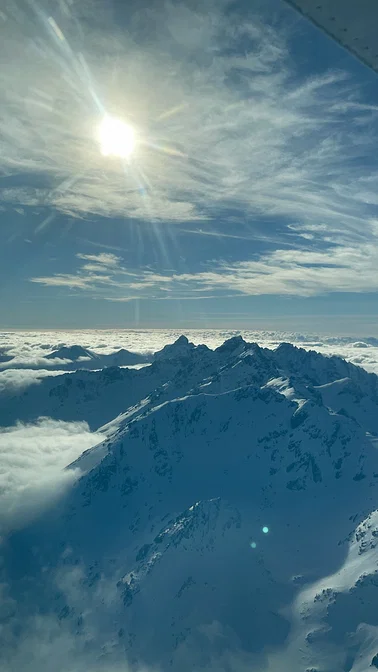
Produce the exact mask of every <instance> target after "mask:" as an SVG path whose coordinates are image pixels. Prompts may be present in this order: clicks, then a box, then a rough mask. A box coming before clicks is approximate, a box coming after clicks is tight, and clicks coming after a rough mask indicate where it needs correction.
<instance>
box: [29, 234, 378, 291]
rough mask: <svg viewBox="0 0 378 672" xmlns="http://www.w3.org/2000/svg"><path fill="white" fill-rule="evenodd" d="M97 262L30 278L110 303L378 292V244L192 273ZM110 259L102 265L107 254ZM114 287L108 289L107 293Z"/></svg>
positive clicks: (282, 254) (223, 264)
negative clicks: (79, 291) (264, 295)
mask: <svg viewBox="0 0 378 672" xmlns="http://www.w3.org/2000/svg"><path fill="white" fill-rule="evenodd" d="M77 256H78V257H79V258H80V259H82V260H86V259H88V257H91V258H93V259H94V257H95V256H98V257H100V256H101V257H103V258H104V261H103V263H102V264H101V269H100V270H103V271H104V273H102V272H101V273H100V272H98V270H99V269H98V268H97V264H93V265H92V264H83V265H82V266H81V267H80V268H79V269H78V271H77V273H76V274H71V275H64V274H56V275H53V276H46V277H36V278H32V282H35V283H39V284H43V285H46V286H50V287H57V286H61V287H66V286H69V287H72V288H75V289H77V290H86V291H90V292H91V293H92V295H93V296H96V297H97V298H103V299H106V300H108V301H118V302H119V301H121V302H122V301H130V300H132V299H159V300H167V299H181V300H182V299H207V298H219V297H222V298H225V297H230V296H233V295H249V296H251V295H261V294H281V295H289V296H304V297H305V296H315V295H319V294H327V293H329V292H352V293H353V292H357V293H361V292H375V291H377V292H378V275H377V271H376V269H377V265H378V243H377V241H376V240H374V238H373V239H372V242H371V244H359V245H357V244H356V245H355V246H354V247H351V246H347V245H339V246H335V245H333V246H331V247H330V248H329V249H326V250H308V249H307V250H306V249H303V250H301V251H300V252H298V250H296V249H278V250H275V251H273V252H271V253H266V254H262V255H261V256H260V257H258V258H256V259H254V260H251V261H237V262H233V263H230V262H227V261H222V260H220V261H213V262H209V263H208V264H207V268H205V269H204V270H201V271H198V272H195V273H175V272H170V273H156V272H153V271H151V270H148V269H134V270H133V269H129V270H126V269H124V268H123V267H122V264H121V260H120V258H118V257H115V256H114V255H83V254H79V255H77ZM108 256H110V257H111V260H110V261H111V263H110V265H109V266H107V265H106V260H105V257H108ZM109 290H112V293H111V294H110V293H109Z"/></svg>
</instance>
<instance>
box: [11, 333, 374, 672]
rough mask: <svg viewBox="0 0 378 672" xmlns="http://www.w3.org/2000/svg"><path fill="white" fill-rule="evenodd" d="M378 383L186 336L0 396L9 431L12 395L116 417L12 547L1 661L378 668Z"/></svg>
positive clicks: (276, 669)
mask: <svg viewBox="0 0 378 672" xmlns="http://www.w3.org/2000/svg"><path fill="white" fill-rule="evenodd" d="M69 381H71V382H69ZM377 384H378V378H376V377H375V376H374V375H372V374H368V373H366V372H365V371H363V370H362V369H359V368H358V367H355V366H353V365H351V364H347V363H346V362H344V361H343V360H341V359H339V358H336V357H332V358H326V357H323V356H321V355H318V354H316V353H312V352H304V351H302V350H300V349H298V348H295V347H293V346H288V345H286V344H285V345H282V346H280V347H278V348H277V350H276V351H271V350H265V349H262V348H259V347H258V346H257V345H256V344H248V343H245V342H244V341H243V339H241V338H233V339H230V340H229V341H227V342H225V343H224V345H223V346H221V347H219V348H217V349H216V350H214V351H213V350H210V349H208V348H206V347H205V346H197V347H195V346H193V345H192V344H190V343H189V342H188V341H187V339H185V338H184V337H181V338H180V339H179V340H178V341H176V343H175V344H172V345H170V346H168V347H166V348H164V349H163V351H161V352H160V353H159V354H158V355H156V356H155V359H154V363H153V364H152V365H151V366H149V367H146V368H143V369H141V370H138V371H128V370H122V369H117V368H112V369H106V370H104V371H101V372H82V371H79V372H77V373H72V374H65V375H63V376H61V377H59V379H58V380H57V379H54V380H51V379H49V378H45V379H44V380H42V381H41V382H40V383H39V384H38V385H34V386H30V388H28V390H27V392H28V394H26V395H25V394H24V395H23V396H22V398H20V396H17V395H15V396H14V397H13V398H10V397H8V398H7V399H5V398H4V399H3V402H2V406H1V412H2V416H1V422H3V423H4V424H5V423H9V422H13V421H14V420H15V419H16V413H17V410H16V409H17V407H18V408H19V411H18V412H19V417H18V418H17V419H23V420H32V419H33V418H34V417H37V414H38V413H39V414H41V409H43V414H45V415H50V416H51V417H54V418H63V419H78V418H80V419H85V420H87V421H88V422H89V423H90V424H91V426H92V427H93V428H97V427H99V426H100V425H101V424H104V423H105V422H107V423H108V425H107V426H106V427H105V428H103V431H104V432H105V434H106V439H105V441H103V443H101V444H100V445H98V446H96V447H95V448H93V449H91V450H89V451H86V452H85V453H84V454H83V455H82V456H81V457H80V458H79V459H78V460H77V461H76V462H75V463H74V464H73V465H71V466H70V469H71V470H73V469H74V470H76V473H77V474H78V478H77V480H76V481H75V483H74V484H73V485H71V486H70V487H69V488H68V489H67V490H66V493H65V495H64V496H62V497H61V498H60V499H59V501H58V502H57V503H55V504H54V506H52V507H51V509H50V510H49V511H47V512H46V511H45V512H44V513H42V514H41V515H40V516H39V517H38V518H37V519H36V520H34V522H33V523H31V524H29V525H28V526H27V527H25V528H24V529H21V530H17V531H14V533H13V534H12V535H11V536H10V537H9V538H8V539H7V541H6V543H5V544H4V545H3V549H4V552H3V556H4V557H3V569H2V573H3V576H2V582H3V585H4V586H5V588H4V591H5V598H6V599H5V604H6V605H8V606H7V608H6V609H5V610H4V613H5V616H4V619H3V629H2V636H3V638H4V642H5V645H4V647H3V651H5V652H6V653H3V654H2V653H0V662H1V660H2V656H3V661H4V662H3V667H4V669H5V670H6V672H8V670H9V672H10V670H13V669H22V670H23V669H25V670H33V672H34V670H37V669H38V670H41V671H44V670H48V669H57V670H62V671H63V670H71V669H72V670H76V669H80V670H81V669H91V670H92V669H93V670H95V669H96V670H97V669H98V670H105V669H106V670H111V672H113V670H114V671H116V670H117V672H118V670H120V669H123V667H122V666H123V665H124V664H125V661H127V665H128V669H130V670H134V669H135V670H140V669H142V668H143V669H144V668H145V667H147V668H148V669H151V670H152V669H153V670H156V669H158V670H168V669H172V670H180V672H189V671H192V670H207V671H210V670H211V671H214V672H215V670H229V671H230V672H239V671H243V672H244V670H247V669H248V670H256V671H258V672H262V671H263V670H268V671H270V672H282V671H284V672H286V671H289V670H290V671H293V672H305V671H306V670H307V672H309V671H310V670H311V671H312V672H314V671H316V672H338V671H339V670H340V672H344V671H345V670H349V671H353V672H362V670H367V669H368V668H369V666H370V665H371V664H373V661H374V660H377V658H375V656H376V654H378V636H377V632H376V630H377V627H378V622H377V620H376V615H375V609H374V604H375V592H374V591H375V589H376V585H378V584H377V582H376V571H377V555H376V550H375V549H376V538H377V536H378V519H377V514H376V513H375V510H376V509H377V508H378V492H377V479H378V453H377V445H376V439H375V437H374V432H376V431H377V428H378V425H377V416H378V413H377V411H378V400H377V389H378V388H377ZM21 399H22V403H21V404H20V401H21ZM116 416H117V417H116ZM16 607H17V609H16ZM361 624H363V625H361ZM17 633H18V634H17ZM43 633H45V636H44V634H43ZM41 638H42V640H43V642H42V644H41ZM37 642H38V644H37ZM62 642H63V644H62ZM67 642H68V643H69V646H67ZM64 643H66V644H64ZM21 644H22V645H21ZM64 646H66V649H65V650H66V657H65V662H64V664H63V663H62V664H61V663H60V659H59V658H57V657H56V655H55V652H56V651H58V650H59V651H61V650H62V648H63V647H64ZM46 652H47V653H46ZM52 655H54V658H51V656H52ZM52 660H54V664H53V665H52V662H51V661H52ZM9 661H11V664H12V665H13V667H12V666H11V664H10V662H9ZM78 661H81V662H80V664H79V662H78ZM82 661H84V662H85V665H84V663H82ZM6 665H8V667H6ZM28 665H29V667H28ZM33 665H34V667H33ZM49 665H50V666H49ZM75 665H76V667H75Z"/></svg>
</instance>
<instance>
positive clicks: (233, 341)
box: [215, 335, 248, 353]
mask: <svg viewBox="0 0 378 672" xmlns="http://www.w3.org/2000/svg"><path fill="white" fill-rule="evenodd" d="M246 345H248V343H247V342H246V341H245V340H244V338H243V337H242V336H240V335H239V336H232V338H228V339H227V341H225V342H224V343H222V345H219V346H218V348H215V352H224V353H227V352H234V351H235V350H236V349H237V348H242V349H244V348H245V346H246Z"/></svg>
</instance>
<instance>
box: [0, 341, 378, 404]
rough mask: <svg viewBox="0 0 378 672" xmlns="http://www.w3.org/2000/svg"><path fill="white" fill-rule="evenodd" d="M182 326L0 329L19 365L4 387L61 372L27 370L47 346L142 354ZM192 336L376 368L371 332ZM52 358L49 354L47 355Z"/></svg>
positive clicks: (0, 379) (377, 345)
mask: <svg viewBox="0 0 378 672" xmlns="http://www.w3.org/2000/svg"><path fill="white" fill-rule="evenodd" d="M182 333H183V330H178V329H151V330H149V329H145V330H143V329H141V330H138V331H137V330H130V331H128V330H124V329H122V330H119V331H118V330H116V329H110V330H94V331H90V330H85V331H73V332H72V331H66V332H65V331H59V332H55V331H43V332H24V331H18V332H13V333H12V332H8V333H7V334H0V348H1V349H2V350H3V351H5V352H7V353H9V354H10V355H12V356H14V357H15V364H14V366H15V367H17V363H19V366H20V368H19V369H17V368H14V369H8V370H5V371H1V372H0V392H6V393H9V394H12V392H13V390H15V389H19V388H20V387H27V386H28V385H29V384H31V383H33V382H35V380H38V379H39V378H42V377H44V376H49V375H61V372H59V371H49V370H45V369H39V370H28V369H25V368H24V367H26V366H27V364H28V363H29V364H30V366H35V365H36V362H38V360H39V358H42V359H43V356H44V355H46V354H47V353H48V352H51V351H53V350H56V349H58V348H61V347H62V346H72V345H77V344H80V345H82V346H83V347H84V348H88V349H90V350H93V351H95V352H98V353H101V354H110V353H112V352H115V351H117V350H120V349H121V348H125V349H126V350H131V351H132V352H139V353H142V354H144V355H146V354H149V353H153V352H156V351H157V350H161V349H162V348H163V347H164V346H165V345H167V344H168V343H173V341H174V340H176V339H177V338H178V337H179V336H181V334H182ZM184 333H186V334H187V336H188V338H189V339H190V341H192V342H193V343H195V344H199V343H205V344H206V345H207V346H208V347H210V348H216V347H218V346H219V345H221V344H222V343H223V342H224V341H225V340H226V339H227V338H231V337H232V336H235V335H238V334H241V335H242V336H243V338H244V339H245V340H246V341H248V342H256V343H258V344H259V345H261V346H262V347H268V348H275V347H277V345H278V344H279V343H282V342H286V343H294V344H295V345H297V346H298V347H302V348H305V349H312V350H316V351H318V352H321V353H323V354H325V355H338V356H340V357H343V358H344V359H346V360H347V361H350V362H352V363H353V364H357V365H358V366H362V367H363V368H365V369H366V370H367V371H371V372H375V373H377V374H378V338H374V337H371V336H370V337H369V336H367V335H366V333H363V332H362V331H361V332H360V333H356V334H355V335H354V336H327V335H324V334H311V333H309V334H306V333H298V332H293V331H291V332H288V331H263V330H260V331H257V330H248V329H243V330H235V329H189V330H184ZM48 361H49V362H51V360H48Z"/></svg>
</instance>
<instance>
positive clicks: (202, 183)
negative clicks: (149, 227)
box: [0, 2, 378, 228]
mask: <svg viewBox="0 0 378 672" xmlns="http://www.w3.org/2000/svg"><path fill="white" fill-rule="evenodd" d="M33 6H34V5H32V4H31V7H33ZM38 6H39V7H40V9H38V10H29V11H28V14H27V16H28V21H25V13H24V12H23V10H22V8H21V4H19V3H16V7H14V6H13V3H8V6H6V7H5V10H4V11H3V14H2V22H3V25H2V32H3V39H2V47H1V49H2V50H3V52H4V53H3V55H5V53H6V54H7V58H6V59H5V58H3V59H2V62H3V63H4V64H5V65H4V67H3V68H2V72H1V75H0V77H1V83H2V87H1V88H2V90H3V91H6V99H5V100H4V99H3V100H2V106H1V110H2V111H1V116H0V128H1V131H2V135H3V144H2V151H1V169H2V171H3V172H4V173H6V174H8V175H12V174H13V175H14V174H17V173H21V174H23V175H24V176H25V180H24V181H23V182H24V183H23V186H21V187H20V186H17V187H15V186H10V187H9V188H7V189H3V191H2V198H3V200H4V201H5V202H8V203H13V204H17V203H18V204H19V205H27V204H28V205H32V206H38V205H43V206H52V207H53V208H56V209H57V210H59V211H62V212H66V213H70V214H75V213H76V214H77V215H80V214H96V215H105V216H114V215H125V214H127V216H129V217H133V218H137V219H143V220H146V219H147V220H148V219H152V220H163V221H165V222H166V221H179V222H183V221H185V220H190V221H192V220H196V219H201V220H205V219H207V218H211V217H212V216H213V214H214V212H215V211H219V209H222V208H227V209H229V208H233V209H236V210H241V211H243V212H244V213H245V214H246V213H247V214H248V213H249V214H255V215H256V214H262V215H264V216H270V217H271V216H283V217H289V218H290V219H291V220H293V221H294V222H296V221H299V222H309V223H314V222H315V223H318V222H320V223H321V224H322V223H334V224H336V225H337V226H339V225H340V222H342V223H343V226H345V225H347V226H350V227H351V228H353V227H355V226H358V224H359V223H360V222H361V218H362V216H363V214H362V213H363V211H364V209H365V206H366V205H367V204H376V201H377V199H376V192H377V181H378V171H377V170H376V168H374V169H373V170H372V169H371V166H368V165H364V163H361V160H363V159H365V158H366V155H367V154H369V153H370V152H371V151H372V150H371V149H370V145H369V144H368V134H369V141H370V142H371V143H372V139H373V137H374V133H375V126H374V123H375V119H376V114H377V109H376V108H375V107H374V105H368V104H365V103H364V101H363V100H361V99H360V98H359V97H358V94H356V87H355V82H352V81H348V78H347V77H346V76H345V74H344V73H342V72H327V73H325V74H316V75H314V74H312V75H309V76H307V77H303V76H299V75H298V73H297V66H296V64H295V62H294V60H293V58H292V56H291V53H290V46H289V42H290V40H289V31H288V29H287V27H286V25H285V20H284V19H285V16H286V15H285V14H282V16H281V19H283V20H281V21H280V22H279V25H277V26H272V25H269V23H267V21H266V19H264V18H261V16H259V14H258V13H257V12H256V10H254V8H253V6H252V8H251V9H250V11H249V12H248V11H247V12H246V10H245V8H244V10H243V11H244V15H243V17H241V15H240V12H238V11H237V8H236V9H235V7H236V6H234V9H232V6H231V5H230V3H225V2H222V3H212V2H206V3H204V4H203V6H202V7H201V8H199V6H197V7H196V9H194V4H192V3H190V2H188V3H187V4H186V5H180V6H178V5H177V4H174V3H169V2H168V3H165V5H164V8H163V6H162V4H161V3H157V5H156V8H153V7H151V8H149V9H148V11H146V8H144V7H142V8H140V9H139V10H135V9H134V11H133V8H130V10H129V14H128V17H127V22H126V20H125V25H122V22H121V25H120V26H119V27H118V28H117V25H116V24H115V22H114V21H113V22H111V16H110V12H109V13H107V11H106V7H105V4H103V5H102V7H100V6H93V4H91V3H87V4H86V5H83V4H81V5H80V4H78V3H70V4H68V3H67V4H66V3H61V5H60V10H59V6H56V7H55V9H54V16H51V15H50V12H49V11H48V5H47V3H46V5H45V6H44V4H43V3H39V5H38ZM256 7H257V5H255V8H256ZM276 9H277V8H276ZM93 15H95V17H94V19H92V21H90V18H91V17H92V16H93ZM100 16H101V21H100V19H99V17H100ZM241 18H242V19H243V20H241ZM78 19H80V21H81V24H80V27H78ZM152 26H153V28H154V30H153V31H152ZM143 37H144V39H143ZM105 110H106V111H109V112H111V113H114V114H117V115H120V116H122V117H125V118H126V119H128V120H129V121H130V122H131V123H133V124H134V125H135V127H136V129H137V133H138V134H139V136H140V143H139V147H138V150H137V152H136V155H135V159H133V161H132V163H131V164H130V165H128V166H126V167H125V166H124V165H122V163H121V162H119V161H117V160H115V161H114V160H112V159H104V157H103V156H101V154H100V152H99V148H98V146H97V143H96V140H95V126H96V123H98V121H99V119H100V118H101V115H102V114H103V112H104V111H105ZM27 176H33V178H32V177H31V180H30V181H31V182H33V186H31V185H30V184H28V180H27V179H26V178H27Z"/></svg>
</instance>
